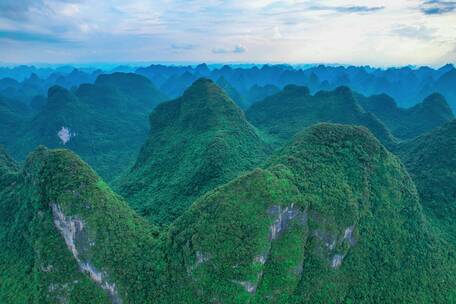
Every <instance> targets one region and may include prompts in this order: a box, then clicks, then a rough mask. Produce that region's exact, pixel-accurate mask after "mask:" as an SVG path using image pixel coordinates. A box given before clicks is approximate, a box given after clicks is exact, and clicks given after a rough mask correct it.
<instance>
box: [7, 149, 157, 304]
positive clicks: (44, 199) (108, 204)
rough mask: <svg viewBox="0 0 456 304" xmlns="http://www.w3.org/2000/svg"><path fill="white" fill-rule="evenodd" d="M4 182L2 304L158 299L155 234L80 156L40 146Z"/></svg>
mask: <svg viewBox="0 0 456 304" xmlns="http://www.w3.org/2000/svg"><path fill="white" fill-rule="evenodd" d="M4 163H5V160H4V159H3V158H1V157H0V170H2V169H1V168H3V167H4ZM0 181H1V182H0V184H3V185H5V186H4V187H0V198H1V200H0V201H1V202H0V242H1V244H2V246H1V248H0V266H1V267H0V302H1V303H11V304H14V303H18V304H19V303H114V304H119V303H144V302H147V299H148V296H149V295H148V294H146V293H147V292H148V291H147V290H154V291H155V292H157V293H158V290H159V289H158V288H157V287H156V285H157V282H158V281H159V280H160V278H158V277H155V274H158V273H159V272H158V271H155V269H156V268H158V267H159V265H160V261H157V260H158V259H160V255H159V254H157V253H156V252H158V251H157V248H158V247H157V246H156V242H157V241H156V236H157V232H156V230H155V228H154V227H152V226H150V225H148V224H147V223H146V222H145V221H144V220H143V219H142V218H140V217H139V216H138V215H136V214H135V213H134V212H133V211H132V210H131V209H130V208H129V207H128V205H127V204H126V203H125V201H124V200H123V199H121V198H120V197H119V196H118V195H116V194H115V193H113V192H112V191H111V190H110V189H109V187H108V186H107V185H106V184H105V183H104V182H103V181H102V180H100V178H99V177H98V176H97V175H96V174H95V173H94V172H93V171H92V170H91V169H90V168H89V167H88V166H87V165H86V164H85V163H84V162H83V161H81V160H80V159H79V158H78V157H77V156H75V155H74V154H72V153H71V152H69V151H67V150H46V149H45V148H39V149H38V150H37V151H36V152H34V153H32V154H31V155H30V156H29V157H28V159H27V162H26V164H25V167H24V169H23V170H21V171H13V170H11V172H10V173H9V174H8V175H7V176H6V175H4V176H1V175H0ZM5 182H8V183H7V184H5ZM142 256H144V257H147V258H148V259H141V257H142ZM154 257H155V258H154ZM157 257H158V258H157ZM154 280H157V281H154ZM142 288H144V289H145V290H143V291H141V289H142ZM150 299H151V298H149V300H150ZM149 302H150V301H149Z"/></svg>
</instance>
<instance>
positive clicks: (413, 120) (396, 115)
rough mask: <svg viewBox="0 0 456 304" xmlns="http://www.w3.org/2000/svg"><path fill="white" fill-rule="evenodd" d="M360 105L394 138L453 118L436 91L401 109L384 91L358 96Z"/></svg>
mask: <svg viewBox="0 0 456 304" xmlns="http://www.w3.org/2000/svg"><path fill="white" fill-rule="evenodd" d="M357 99H358V100H359V102H360V103H361V105H362V106H363V108H364V109H365V110H366V111H368V112H371V113H373V114H375V116H377V117H378V118H379V119H380V120H381V121H382V122H383V123H384V124H385V125H386V126H387V127H388V129H390V130H391V132H392V133H393V134H394V135H395V136H396V137H398V138H401V139H411V138H414V137H417V136H419V135H421V134H423V133H426V132H428V131H430V130H432V129H434V128H437V127H440V126H442V125H443V124H445V123H447V122H449V121H451V120H453V119H454V115H453V112H452V111H451V108H450V106H449V105H448V103H447V102H446V100H445V98H444V97H443V96H442V95H440V94H437V93H434V94H431V95H429V96H428V97H426V98H425V99H424V100H423V101H422V102H421V103H418V104H416V105H415V106H413V107H411V108H408V109H404V108H399V107H398V106H397V105H396V103H395V101H394V100H393V99H392V98H391V97H389V96H388V95H385V94H382V95H373V96H369V97H364V96H358V97H357Z"/></svg>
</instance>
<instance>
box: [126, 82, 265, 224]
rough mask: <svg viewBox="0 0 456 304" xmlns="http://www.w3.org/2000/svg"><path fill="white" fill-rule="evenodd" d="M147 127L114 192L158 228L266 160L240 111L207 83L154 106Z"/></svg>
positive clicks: (194, 86)
mask: <svg viewBox="0 0 456 304" xmlns="http://www.w3.org/2000/svg"><path fill="white" fill-rule="evenodd" d="M150 126H151V132H150V134H149V139H148V140H147V142H146V144H145V145H144V146H143V147H142V149H141V152H140V155H139V157H138V160H137V162H136V164H135V165H134V166H133V168H132V169H131V171H130V172H129V173H128V174H126V175H125V176H124V177H123V178H122V179H121V180H120V182H119V186H118V189H119V192H120V193H121V194H122V195H123V196H124V197H125V198H126V199H127V200H128V201H129V202H130V204H131V205H132V206H133V208H134V209H135V210H137V211H138V212H139V213H140V214H142V215H144V216H146V217H147V218H149V219H150V220H151V221H153V222H155V223H158V224H168V223H170V222H172V221H173V220H174V219H175V218H176V217H178V216H179V215H181V214H182V213H183V212H184V211H185V210H186V209H187V208H188V207H189V206H190V204H191V203H192V202H193V201H194V200H195V199H196V198H198V197H199V196H200V195H202V194H203V193H205V192H207V191H209V190H211V189H213V188H215V187H216V186H219V185H221V184H223V183H226V182H228V181H229V180H231V179H233V178H235V177H236V176H238V175H239V174H240V173H241V172H243V171H246V170H250V169H252V168H254V167H255V165H256V164H258V162H259V161H261V160H262V159H264V157H265V155H266V154H265V151H266V149H265V147H264V144H263V142H262V141H261V139H260V138H259V137H258V135H257V134H256V131H255V129H254V128H253V127H252V126H251V125H250V124H249V123H248V122H247V121H246V120H245V118H244V114H243V113H242V111H241V110H240V109H239V108H238V107H237V106H236V105H235V103H234V102H233V101H232V100H231V99H230V98H229V97H228V96H227V95H226V94H225V93H224V92H223V91H222V90H221V89H220V88H219V87H218V86H216V85H215V84H214V83H213V82H212V81H211V80H208V79H199V80H198V81H196V82H195V83H193V85H192V86H191V87H190V88H189V89H188V90H187V91H185V93H184V95H183V96H182V97H180V98H178V99H176V100H174V101H170V102H166V103H163V104H161V105H159V106H158V107H157V108H156V109H155V110H154V112H153V113H152V114H151V116H150Z"/></svg>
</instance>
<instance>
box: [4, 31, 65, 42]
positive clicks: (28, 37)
mask: <svg viewBox="0 0 456 304" xmlns="http://www.w3.org/2000/svg"><path fill="white" fill-rule="evenodd" d="M0 39H9V40H15V41H29V42H46V43H63V42H67V41H66V40H63V39H60V38H59V37H56V36H53V35H47V34H40V33H33V32H25V31H7V30H0Z"/></svg>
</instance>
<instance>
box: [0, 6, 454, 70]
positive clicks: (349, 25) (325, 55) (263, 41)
mask: <svg viewBox="0 0 456 304" xmlns="http://www.w3.org/2000/svg"><path fill="white" fill-rule="evenodd" d="M368 3H369V4H368V5H366V1H360V0H326V1H323V0H320V1H304V0H284V1H275V0H251V1H241V0H226V1H222V0H185V1H184V0H154V1H146V0H131V1H129V2H125V1H118V0H109V1H89V0H74V1H72V0H64V1H58V0H36V1H28V0H22V1H16V0H15V1H12V0H4V1H2V3H1V4H0V43H2V48H1V49H0V57H2V58H6V59H7V60H10V61H16V62H24V61H41V62H43V61H44V62H45V61H48V62H52V61H61V62H65V61H71V62H75V61H86V62H87V61H100V60H103V61H147V60H150V61H159V60H165V61H173V60H174V61H194V62H199V61H257V62H328V63H333V62H339V63H353V64H376V65H382V66H384V65H401V64H436V65H438V64H441V63H445V61H449V60H452V58H454V55H453V54H454V52H453V50H454V45H455V44H456V38H455V37H456V27H455V26H453V25H454V24H456V19H455V18H456V12H453V11H449V10H448V9H446V11H445V13H444V14H426V13H423V3H424V2H423V1H421V0H384V1H380V0H371V1H369V2H368ZM428 6H429V5H428ZM2 31H4V32H5V33H8V43H6V41H7V40H6V38H5V37H3V38H2V35H1V32H2ZM12 32H18V33H21V35H20V36H18V37H19V38H20V39H18V40H16V41H14V35H12V34H11V33H12ZM27 33H28V34H27ZM27 37H30V38H33V37H46V38H47V39H36V38H35V40H34V41H26V40H27V39H26V38H27ZM46 41H48V42H46ZM52 41H66V42H72V43H73V45H72V46H71V47H69V46H68V43H65V44H64V45H61V44H58V43H51V42H52ZM170 50H171V51H170ZM247 50H248V51H247ZM49 54H54V55H52V56H50V55H49ZM55 54H59V55H58V56H57V55H55Z"/></svg>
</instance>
